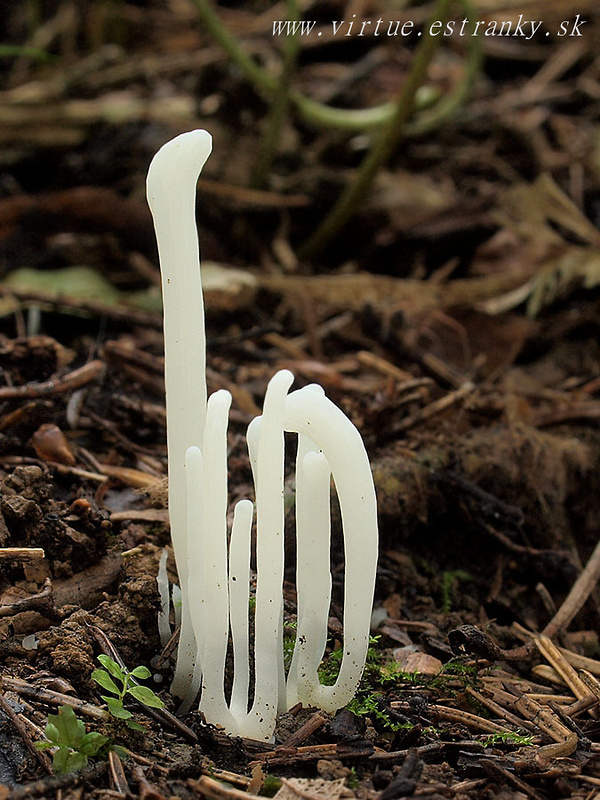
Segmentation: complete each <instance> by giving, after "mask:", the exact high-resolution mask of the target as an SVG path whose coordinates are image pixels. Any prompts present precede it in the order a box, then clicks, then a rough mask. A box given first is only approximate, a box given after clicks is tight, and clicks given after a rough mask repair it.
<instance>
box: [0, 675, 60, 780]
mask: <svg viewBox="0 0 600 800" xmlns="http://www.w3.org/2000/svg"><path fill="white" fill-rule="evenodd" d="M0 680H1V678H0ZM0 708H2V711H4V713H5V714H6V716H7V717H8V718H9V719H10V721H11V722H12V724H13V725H14V728H15V730H16V731H17V732H18V734H19V736H20V737H21V739H22V740H23V743H24V745H25V747H26V748H27V749H28V750H29V752H30V753H31V755H32V756H33V757H34V758H35V759H36V761H38V762H39V763H40V764H41V765H42V767H43V769H44V770H45V771H46V772H47V773H48V774H50V775H51V774H52V767H51V766H50V759H49V758H48V756H47V755H46V754H45V753H41V752H40V751H39V750H37V749H36V747H35V745H34V743H33V742H32V741H31V736H30V735H29V733H28V731H27V728H26V727H25V725H24V724H23V723H22V722H21V720H20V718H19V715H18V714H16V713H15V712H14V711H13V709H12V707H11V705H10V703H8V702H7V701H6V698H5V697H4V694H3V693H2V692H0Z"/></svg>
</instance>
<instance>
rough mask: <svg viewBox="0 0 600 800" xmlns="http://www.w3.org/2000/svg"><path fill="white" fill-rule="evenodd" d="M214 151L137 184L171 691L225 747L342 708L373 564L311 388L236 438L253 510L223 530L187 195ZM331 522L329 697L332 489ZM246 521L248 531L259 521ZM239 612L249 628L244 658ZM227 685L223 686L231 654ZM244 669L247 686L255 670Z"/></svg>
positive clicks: (362, 491)
mask: <svg viewBox="0 0 600 800" xmlns="http://www.w3.org/2000/svg"><path fill="white" fill-rule="evenodd" d="M211 147H212V140H211V137H210V135H209V134H208V133H207V132H206V131H203V130H197V131H191V132H189V133H184V134H182V135H180V136H178V137H176V138H175V139H173V140H172V141H170V142H168V143H167V144H166V145H164V147H162V148H161V149H160V150H159V152H158V153H157V154H156V155H155V157H154V159H153V161H152V164H151V166H150V169H149V172H148V184H147V188H148V202H149V204H150V208H151V210H152V215H153V217H154V225H155V229H156V236H157V240H158V249H159V256H160V266H161V274H162V286H163V305H164V329H165V380H166V393H167V443H168V451H169V512H170V519H171V531H172V540H173V547H174V552H175V559H176V563H177V570H178V573H179V579H180V583H181V592H182V594H181V599H182V608H181V631H180V639H179V649H178V657H177V666H176V671H175V678H174V681H173V685H172V691H173V693H174V694H176V695H178V696H179V697H187V698H189V701H190V702H191V700H193V698H195V696H197V694H198V691H200V710H201V711H202V712H203V714H204V716H205V718H206V720H207V721H208V722H210V723H213V724H218V725H221V726H223V727H224V728H225V730H226V731H228V732H229V733H231V734H235V735H240V736H245V737H249V738H253V739H262V740H269V739H270V738H271V737H272V734H273V730H274V728H275V721H276V716H277V714H278V713H279V712H281V711H285V710H287V709H289V708H291V707H292V706H293V705H295V704H297V703H298V702H301V703H303V704H304V705H307V706H317V707H319V708H322V709H324V710H325V711H328V712H333V711H335V710H337V709H338V708H341V707H342V706H344V705H345V704H347V703H348V702H349V701H350V700H351V699H352V697H353V695H354V693H355V691H356V688H357V686H358V682H359V680H360V677H361V674H362V671H363V669H364V664H365V659H366V653H367V648H368V643H369V629H370V618H371V609H372V603H373V592H374V586H375V572H376V563H377V551H378V532H377V509H376V499H375V489H374V486H373V478H372V475H371V469H370V466H369V460H368V457H367V454H366V451H365V447H364V444H363V441H362V439H361V436H360V434H359V432H358V430H357V429H356V428H355V427H354V425H353V424H352V422H350V420H349V419H348V418H347V417H346V415H345V414H344V413H343V412H342V411H341V410H340V409H339V408H338V407H337V406H336V405H335V404H334V403H332V402H331V401H330V400H328V399H327V397H325V394H324V392H323V390H322V389H321V387H319V386H315V385H311V386H305V387H303V388H301V389H297V390H296V391H292V392H290V387H291V384H292V382H293V376H292V374H291V373H290V372H288V371H287V370H282V371H280V372H277V373H276V374H275V375H274V377H273V378H272V379H271V381H270V382H269V385H268V388H267V392H266V396H265V399H264V405H263V413H262V415H261V416H259V417H257V418H256V419H254V420H253V421H252V422H251V424H250V426H249V428H248V433H247V442H248V450H249V455H250V462H251V465H252V471H253V479H254V486H255V502H254V503H252V502H251V501H250V500H241V501H240V502H238V503H237V504H236V506H235V510H234V515H233V524H232V528H231V532H230V535H228V530H227V510H228V487H227V425H228V415H229V407H230V405H231V395H230V393H229V392H227V391H224V390H220V391H217V392H215V393H214V394H212V395H211V397H210V398H209V399H208V401H207V390H206V341H205V326H204V305H203V298H202V282H201V270H200V258H199V246H198V233H197V228H196V218H195V211H196V182H197V179H198V176H199V174H200V172H201V170H202V167H203V166H204V163H205V162H206V159H207V158H208V156H209V154H210V152H211ZM286 432H291V433H295V434H297V439H298V444H297V455H296V480H295V484H296V588H297V598H298V599H297V604H298V609H297V633H296V642H295V648H294V654H293V659H292V663H291V666H290V668H289V670H288V672H287V675H286V674H285V670H284V661H283V593H282V589H283V574H284V558H285V557H284V450H285V437H284V434H285V433H286ZM332 479H333V484H334V486H335V489H336V491H337V495H338V500H339V506H340V510H341V517H342V525H343V533H344V553H345V588H344V617H343V626H344V637H343V659H342V662H341V667H340V671H339V675H338V677H337V680H336V682H335V684H334V685H333V686H325V685H322V684H321V683H320V681H319V676H318V667H319V664H320V662H321V660H322V658H323V654H324V651H325V646H326V641H327V623H328V616H329V608H330V602H331V571H330V539H331V521H330V518H331V484H332ZM255 516H256V520H255V521H254V517H255ZM253 524H256V553H255V558H256V602H255V604H254V610H251V609H250V563H251V530H252V525H253ZM250 614H254V620H253V621H254V625H253V630H254V637H253V642H254V644H253V647H252V648H251V646H250V619H249V616H250ZM230 642H231V647H232V653H233V684H232V686H231V688H230V690H226V688H225V665H226V660H227V653H228V648H229V647H230ZM251 658H253V671H252V678H251V669H250V663H251V661H250V659H251Z"/></svg>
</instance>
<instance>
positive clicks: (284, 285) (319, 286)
mask: <svg viewBox="0 0 600 800" xmlns="http://www.w3.org/2000/svg"><path fill="white" fill-rule="evenodd" d="M258 281H259V284H260V285H261V286H263V287H264V288H265V289H269V290H270V291H273V292H277V293H281V294H285V295H287V296H290V297H291V298H298V297H302V296H303V295H304V296H305V297H308V298H310V301H311V302H313V303H318V304H320V305H323V306H325V307H326V308H328V309H329V310H334V311H346V310H352V311H360V310H361V309H363V308H364V307H365V305H367V304H368V305H371V306H373V307H375V308H382V307H383V308H389V307H390V306H395V307H397V308H398V310H400V309H402V310H403V311H405V312H406V313H408V314H411V315H416V314H421V313H423V312H425V311H430V310H433V309H445V308H451V307H453V306H473V305H474V304H475V303H478V302H481V301H482V300H484V299H486V298H489V297H495V296H496V295H497V294H499V293H500V292H503V291H509V290H510V289H514V288H515V287H516V286H521V285H522V284H523V283H525V281H526V275H525V274H524V273H523V272H522V271H519V272H517V273H508V274H499V275H490V276H486V277H485V278H466V279H464V280H462V279H457V280H453V281H449V282H448V283H435V282H434V281H431V280H430V281H420V280H409V279H402V278H391V277H388V276H385V275H372V274H370V273H357V274H355V275H331V276H330V275H319V276H316V277H299V276H295V275H269V276H258Z"/></svg>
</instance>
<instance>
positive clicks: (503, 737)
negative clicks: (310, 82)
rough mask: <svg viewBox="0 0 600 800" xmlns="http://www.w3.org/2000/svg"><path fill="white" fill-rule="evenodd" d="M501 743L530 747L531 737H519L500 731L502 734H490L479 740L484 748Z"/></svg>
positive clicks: (510, 732)
mask: <svg viewBox="0 0 600 800" xmlns="http://www.w3.org/2000/svg"><path fill="white" fill-rule="evenodd" d="M498 742H501V743H502V744H515V745H519V746H522V745H532V744H533V736H521V735H520V734H518V733H515V732H513V731H502V733H490V735H489V736H484V737H483V738H482V739H481V744H482V745H483V746H484V747H491V746H492V745H494V744H497V743H498Z"/></svg>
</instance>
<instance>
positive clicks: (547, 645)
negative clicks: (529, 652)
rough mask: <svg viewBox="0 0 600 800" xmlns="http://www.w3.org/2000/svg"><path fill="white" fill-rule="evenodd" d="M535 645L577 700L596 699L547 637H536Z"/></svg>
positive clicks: (593, 714)
mask: <svg viewBox="0 0 600 800" xmlns="http://www.w3.org/2000/svg"><path fill="white" fill-rule="evenodd" d="M535 644H536V647H537V649H538V650H539V651H540V653H541V654H542V655H543V656H544V658H545V659H546V660H547V661H548V662H549V664H550V665H551V666H552V668H553V669H554V670H556V672H557V673H558V674H559V675H560V677H561V678H562V679H563V681H564V682H565V683H566V685H567V686H568V687H569V689H570V690H571V691H572V692H573V694H574V695H575V697H576V698H577V699H578V700H585V701H589V700H594V699H596V697H595V695H594V693H593V692H592V691H590V689H589V687H588V686H587V685H586V683H585V681H583V680H582V679H581V678H580V677H579V675H578V674H577V672H576V671H575V670H574V669H573V667H572V666H571V665H570V664H569V662H568V661H567V659H566V658H565V657H564V655H563V654H562V653H561V652H560V650H559V649H558V647H557V646H556V645H555V644H554V643H553V642H552V641H551V640H550V639H549V638H548V637H547V636H536V638H535ZM590 713H591V714H592V716H597V715H596V714H595V713H593V712H592V711H590Z"/></svg>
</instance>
